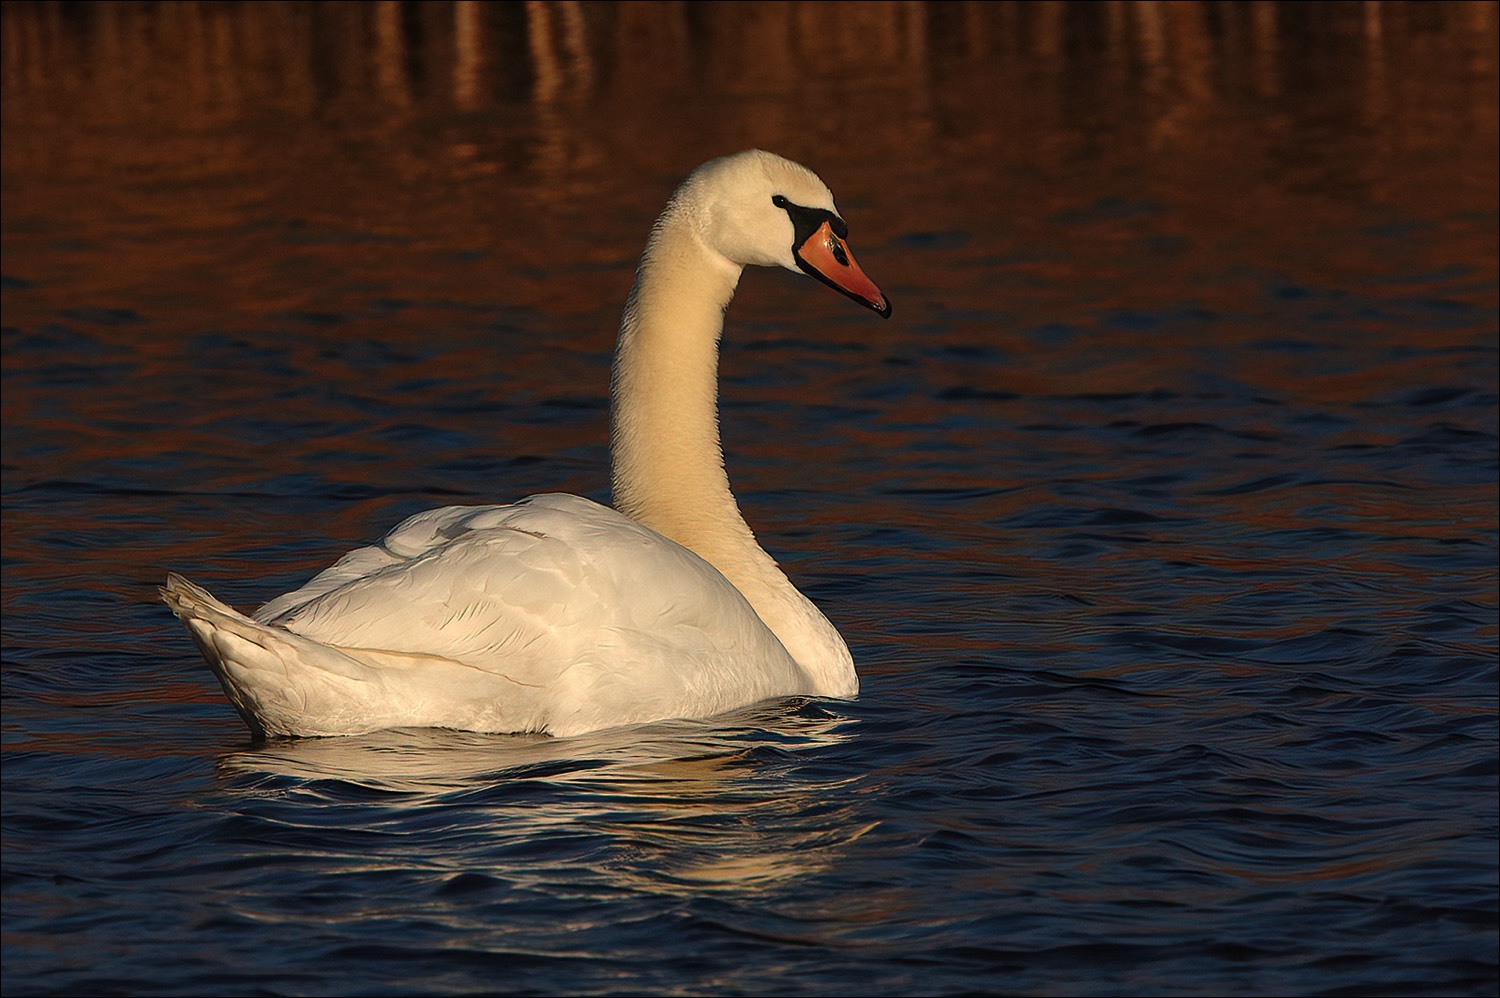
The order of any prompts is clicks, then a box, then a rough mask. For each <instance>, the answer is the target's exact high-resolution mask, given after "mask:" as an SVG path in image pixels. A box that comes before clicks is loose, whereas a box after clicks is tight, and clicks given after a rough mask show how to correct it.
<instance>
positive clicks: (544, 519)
mask: <svg viewBox="0 0 1500 998" xmlns="http://www.w3.org/2000/svg"><path fill="white" fill-rule="evenodd" d="M846 235H847V231H846V229H845V226H844V222H843V220H842V219H841V218H840V217H839V215H838V212H837V210H836V209H835V208H834V204H833V195H832V194H830V193H829V191H828V188H827V187H826V186H824V184H823V182H822V181H820V180H819V179H818V178H817V177H816V176H815V175H814V174H813V173H812V172H811V171H809V170H807V169H806V168H805V167H802V166H799V165H797V164H796V163H793V162H790V161H789V160H785V159H782V158H781V157H779V156H774V155H772V154H770V153H766V152H762V151H759V150H751V151H749V152H744V153H740V154H738V155H734V156H727V157H724V158H722V159H716V160H713V161H711V162H709V163H706V164H704V165H703V166H701V167H699V168H698V169H697V170H696V171H694V172H693V174H692V175H691V176H689V177H688V178H687V180H686V181H684V182H683V184H682V186H681V187H679V188H678V189H677V192H676V193H675V194H674V195H673V196H672V199H671V201H670V202H669V203H668V205H667V208H666V210H665V211H664V212H663V213H662V215H661V217H660V218H659V219H658V220H657V222H656V225H655V227H654V228H653V229H652V230H651V236H650V239H649V240H648V242H647V244H646V251H645V254H644V256H643V257H642V259H641V263H640V268H639V269H638V271H637V272H636V280H635V286H634V288H633V289H632V290H631V293H630V298H629V300H628V301H627V303H626V306H625V314H624V317H623V319H622V320H621V323H620V337H619V343H618V346H617V347H616V351H615V361H614V377H613V384H612V392H611V398H612V401H611V430H610V457H611V464H612V484H613V489H614V502H615V506H616V507H617V509H609V508H606V507H604V506H600V505H598V504H597V503H593V502H590V501H588V500H587V499H581V498H579V497H577V496H569V495H539V496H532V497H530V498H528V499H523V500H521V501H520V502H518V503H515V504H514V505H509V506H449V507H445V508H443V509H434V510H429V511H427V512H425V513H419V514H417V515H416V516H413V517H411V518H409V519H408V520H406V521H405V522H404V523H402V524H401V525H400V526H398V527H396V529H395V530H393V531H391V533H389V534H388V535H386V537H385V539H384V540H382V541H381V542H380V543H379V544H377V545H375V546H372V547H366V548H360V549H358V550H356V551H353V552H350V553H349V554H347V555H345V556H344V557H343V558H342V559H341V560H340V561H339V562H338V563H337V564H335V565H334V566H333V567H331V568H329V569H327V570H326V571H324V572H323V573H321V574H320V575H318V576H317V577H316V578H314V579H313V580H312V581H311V582H309V583H308V584H307V585H305V586H303V587H302V588H301V589H298V590H297V591H296V592H292V593H288V594H286V595H285V596H280V597H278V598H276V599H274V600H272V601H271V602H269V603H267V604H266V605H265V606H263V607H261V608H260V610H259V611H257V612H256V613H255V615H254V617H246V616H244V615H243V614H240V613H238V612H236V611H235V610H233V609H231V608H230V607H228V606H226V605H225V604H223V603H221V602H219V601H218V600H216V599H215V598H214V597H213V596H211V595H209V594H208V593H207V592H205V591H204V590H203V589H201V588H199V587H198V586H195V585H193V584H192V583H191V582H188V581H187V580H186V579H184V578H182V577H181V576H179V575H176V574H171V575H169V576H168V577H167V584H166V585H165V586H164V587H163V588H162V589H161V595H162V599H163V600H165V602H166V603H167V605H168V606H169V607H171V609H172V612H173V613H175V614H176V615H177V616H178V617H179V618H180V619H181V620H182V621H183V622H184V623H185V624H186V625H187V628H188V631H189V632H190V633H191V634H192V636H193V639H194V641H195V642H196V643H197V645H198V647H199V649H200V650H201V651H202V652H203V655H204V657H205V658H206V659H207V660H208V664H209V665H210V666H211V667H212V668H213V670H214V672H215V674H217V675H218V677H219V681H220V682H221V683H222V684H223V686H224V692H225V693H227V694H228V696H229V699H230V700H231V701H232V702H233V704H234V706H235V708H236V710H238V711H239V714H240V716H241V717H242V718H244V720H245V722H246V724H248V725H249V726H250V729H251V731H252V732H253V733H254V734H255V735H257V736H264V735H340V734H357V733H362V732H368V731H375V730H379V729H382V728H393V727H446V728H460V729H465V730H471V731H491V732H519V731H536V732H548V733H551V734H554V735H573V734H579V733H582V732H585V731H592V730H595V729H599V728H607V727H611V726H614V725H621V724H632V723H638V722H644V721H653V720H661V719H665V718H672V717H707V716H711V715H713V714H717V713H721V712H723V711H726V710H730V709H732V708H735V707H740V706H743V705H746V704H749V703H753V702H755V701H758V700H763V699H766V698H769V697H777V696H790V695H796V694H808V695H818V696H830V697H852V696H854V695H855V694H856V693H857V692H858V690H859V679H858V677H857V676H856V675H855V672H854V661H853V659H852V657H851V656H850V654H849V649H848V646H847V645H845V643H844V640H843V638H842V637H840V636H839V633H838V631H837V630H835V629H834V627H833V625H832V624H830V623H829V622H828V620H827V618H825V617H824V616H823V614H822V613H820V612H819V611H818V608H817V607H815V606H814V605H813V604H812V602H811V601H810V600H808V599H807V598H806V597H805V596H803V595H802V594H801V593H800V592H798V591H797V590H796V588H795V587H793V585H792V584H791V582H789V581H788V580H787V577H786V576H785V575H784V574H782V572H781V570H780V569H779V568H777V566H776V563H775V562H774V561H772V559H771V557H770V556H769V555H767V554H766V552H765V551H764V550H762V549H761V547H760V545H759V544H758V543H756V540H755V537H754V535H753V534H752V533H751V532H750V528H749V527H748V526H747V525H746V524H745V521H744V519H743V518H742V517H741V516H740V511H739V507H738V506H737V505H736V503H735V500H734V496H733V495H732V494H731V493H730V491H729V480H728V478H727V476H726V475H725V472H724V460H723V450H722V448H721V446H720V442H719V426H718V351H719V337H720V334H721V333H722V331H723V314H724V309H725V307H726V306H727V305H728V304H729V300H730V298H732V297H733V295H734V289H735V285H736V284H737V283H738V281H739V278H740V274H741V272H742V271H743V269H744V268H745V266H746V265H748V264H758V265H761V266H782V267H786V268H787V269H789V270H801V271H804V272H806V273H808V274H810V275H812V276H813V277H816V278H817V279H818V280H820V281H822V282H824V283H825V284H828V285H829V286H831V287H833V288H836V289H837V290H839V291H841V292H843V293H844V294H846V295H848V296H849V297H851V298H853V299H854V300H855V301H857V302H859V303H861V304H863V305H865V306H867V307H869V308H871V309H873V310H874V311H876V312H878V313H880V314H881V315H882V316H889V315H890V304H889V302H888V301H887V300H886V297H885V295H884V294H882V293H881V291H880V289H879V288H877V287H876V286H875V285H874V284H873V283H872V282H871V281H870V279H869V278H867V277H866V276H865V275H864V273H863V272H862V271H861V270H860V268H859V265H858V264H857V263H855V261H854V257H853V256H852V255H851V254H850V252H849V249H848V247H847V246H846V245H845V243H844V238H845V237H846Z"/></svg>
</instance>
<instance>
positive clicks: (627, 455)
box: [610, 215, 748, 571]
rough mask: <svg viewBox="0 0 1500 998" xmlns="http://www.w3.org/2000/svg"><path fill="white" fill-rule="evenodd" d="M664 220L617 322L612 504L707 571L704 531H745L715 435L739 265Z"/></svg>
mask: <svg viewBox="0 0 1500 998" xmlns="http://www.w3.org/2000/svg"><path fill="white" fill-rule="evenodd" d="M671 223H672V219H671V217H670V215H668V216H664V218H663V220H662V221H661V222H660V223H658V225H657V227H656V229H655V230H654V231H653V232H652V237H651V240H650V242H649V243H648V244H647V248H646V253H645V256H644V257H643V258H642V261H641V266H640V269H639V270H638V271H637V273H636V281H635V287H634V288H633V289H632V291H631V294H630V299H629V301H628V302H627V304H626V307H625V315H624V318H623V319H622V321H621V325H620V339H619V343H618V345H617V347H616V351H615V362H614V373H613V382H612V385H611V389H612V399H611V408H610V413H611V427H610V463H611V478H612V485H613V491H614V503H615V508H617V509H618V510H620V512H622V513H624V514H625V515H627V516H629V517H631V518H632V519H634V520H636V521H638V522H640V523H643V524H645V525H646V526H648V527H650V528H651V529H653V530H655V531H657V532H658V533H660V534H663V535H665V536H667V537H670V538H672V539H673V540H675V541H677V542H678V543H679V544H684V545H686V546H687V547H690V548H692V549H693V550H695V551H697V552H698V553H699V554H700V555H702V556H703V557H705V558H707V559H708V560H709V561H710V562H714V563H715V564H716V565H717V562H716V561H715V559H714V558H713V557H711V555H710V550H711V549H712V547H713V544H712V538H711V537H707V536H705V531H707V532H709V533H713V532H714V528H717V530H718V532H729V533H738V532H739V530H741V529H743V530H745V532H746V533H748V528H745V527H744V520H743V518H742V517H741V516H740V514H739V509H738V506H737V505H736V503H735V501H734V496H733V494H732V493H731V491H730V488H729V479H728V476H727V475H726V473H725V471H724V451H723V446H722V444H721V442H720V437H719V386H718V380H719V340H720V337H721V336H722V334H723V330H724V309H725V308H726V307H727V306H728V304H729V301H730V299H731V298H733V297H734V290H735V287H736V285H737V284H738V281H739V276H740V271H741V268H740V267H738V266H735V265H733V264H731V263H729V261H727V260H725V259H724V258H723V257H720V256H717V255H716V254H713V253H712V252H711V251H710V250H709V249H708V248H707V247H705V246H703V245H702V244H701V242H699V241H698V240H697V239H696V238H694V236H693V234H692V233H691V231H689V230H687V229H686V228H685V227H678V226H675V225H673V224H671ZM705 546H707V547H708V548H709V549H710V550H705V549H704V547H705ZM719 567H720V570H721V571H723V568H722V566H719Z"/></svg>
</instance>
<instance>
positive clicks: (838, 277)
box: [792, 221, 891, 319]
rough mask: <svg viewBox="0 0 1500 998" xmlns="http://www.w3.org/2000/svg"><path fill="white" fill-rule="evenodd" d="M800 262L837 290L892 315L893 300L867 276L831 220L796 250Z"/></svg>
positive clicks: (884, 316) (814, 275)
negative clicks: (830, 223) (834, 229)
mask: <svg viewBox="0 0 1500 998" xmlns="http://www.w3.org/2000/svg"><path fill="white" fill-rule="evenodd" d="M792 255H793V256H794V257H796V259H797V266H799V267H801V268H802V270H803V272H804V273H806V274H810V275H811V276H813V277H816V278H817V279H818V280H820V281H822V282H823V283H824V284H826V285H828V286H829V287H830V288H833V289H834V290H835V291H839V292H842V293H843V294H846V295H848V296H849V297H850V298H853V299H854V300H855V301H857V302H859V303H860V304H861V305H863V306H865V307H866V308H868V309H871V310H873V311H875V312H877V313H879V315H880V316H881V317H882V318H886V319H889V318H890V317H891V303H890V300H889V299H888V298H886V296H885V294H884V292H882V291H881V290H880V289H879V288H877V287H876V286H875V282H874V281H872V280H870V279H869V278H868V277H866V276H865V272H864V271H863V270H860V269H859V264H858V263H857V262H855V259H854V254H853V253H851V252H850V251H849V244H848V243H846V242H844V241H843V240H842V239H840V238H839V237H838V236H837V235H836V234H834V231H833V227H832V226H831V225H829V223H828V222H826V221H825V222H824V223H823V224H822V225H820V226H818V228H817V230H816V231H814V232H813V234H812V235H810V236H808V237H807V238H806V239H804V240H803V241H802V245H801V246H798V247H797V248H796V249H795V250H793V252H792Z"/></svg>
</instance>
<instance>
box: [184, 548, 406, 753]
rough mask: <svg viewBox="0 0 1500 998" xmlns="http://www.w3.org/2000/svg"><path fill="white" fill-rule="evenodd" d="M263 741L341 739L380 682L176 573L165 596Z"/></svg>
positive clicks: (357, 666)
mask: <svg viewBox="0 0 1500 998" xmlns="http://www.w3.org/2000/svg"><path fill="white" fill-rule="evenodd" d="M159 592H160V593H161V598H162V601H163V602H164V603H166V604H167V606H168V607H170V608H171V610H172V612H173V613H174V614H176V615H177V617H178V619H180V620H181V621H182V622H183V623H184V624H186V625H187V629H188V632H189V633H190V634H191V635H192V637H193V641H194V643H196V644H197V646H198V649H199V650H200V651H201V652H202V653H203V657H204V659H206V660H207V661H208V664H209V666H210V667H211V668H212V669H213V671H214V674H215V675H217V676H218V677H219V682H220V683H221V684H222V685H223V687H224V692H225V694H227V695H228V697H229V699H230V701H231V702H232V703H233V704H234V706H235V709H236V710H237V711H239V714H240V716H241V717H242V718H244V720H245V723H246V724H247V725H249V727H250V730H251V732H252V733H254V734H255V735H256V736H258V737H259V736H264V735H305V734H333V733H339V732H342V731H346V730H348V714H349V712H350V708H351V707H352V706H353V704H354V703H357V702H359V701H361V700H363V699H365V697H366V696H368V693H367V692H365V691H364V690H361V689H360V688H361V687H365V688H366V689H367V688H368V685H369V684H370V683H371V682H372V681H377V677H375V676H374V675H373V674H372V671H371V670H370V669H369V667H367V666H365V665H363V664H361V663H359V662H357V661H355V660H354V659H353V658H351V657H349V656H348V655H347V654H345V653H344V652H342V651H340V650H339V649H337V648H333V647H330V646H328V645H323V644H319V643H318V642H316V641H313V640H312V639H310V638H306V637H303V636H302V635H300V634H296V633H294V632H292V631H288V630H286V629H285V628H282V627H274V626H269V625H266V624H258V623H256V622H255V621H253V620H251V619H250V618H249V617H247V616H245V615H244V614H242V613H240V612H239V611H237V610H235V609H233V608H232V607H230V606H227V605H226V604H224V603H222V602H220V601H219V600H217V599H215V598H214V597H213V596H212V595H211V594H210V593H209V592H208V591H207V590H205V589H203V588H202V587H200V586H197V585H194V584H193V583H191V582H189V581H188V580H187V579H185V578H183V577H182V576H180V575H178V574H176V573H175V572H174V573H171V574H169V575H168V576H167V584H166V585H165V586H162V587H161V589H160V590H159Z"/></svg>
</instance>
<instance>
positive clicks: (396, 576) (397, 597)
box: [163, 495, 811, 734]
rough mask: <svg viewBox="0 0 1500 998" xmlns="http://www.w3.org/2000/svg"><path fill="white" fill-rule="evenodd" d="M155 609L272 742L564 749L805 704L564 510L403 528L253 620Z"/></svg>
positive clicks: (631, 548) (512, 509)
mask: <svg viewBox="0 0 1500 998" xmlns="http://www.w3.org/2000/svg"><path fill="white" fill-rule="evenodd" d="M163 595H164V596H165V597H166V598H167V601H168V603H169V604H170V605H171V606H172V608H173V610H174V611H175V612H176V613H177V615H178V616H179V617H182V618H183V619H184V620H185V621H187V623H188V626H189V628H190V630H191V631H192V632H193V635H194V637H195V639H196V640H197V641H198V643H199V645H200V647H201V648H203V650H204V653H205V656H206V657H208V659H209V661H210V663H211V664H214V668H215V671H216V672H217V673H218V674H219V677H220V679H221V681H223V683H224V686H225V689H226V691H227V692H228V693H229V696H230V698H231V700H233V701H234V702H235V704H236V706H237V707H238V708H239V710H240V713H241V714H242V715H244V716H245V717H246V720H247V721H250V720H251V719H252V717H253V716H258V717H259V718H260V719H261V720H262V721H263V722H265V724H264V726H263V727H264V728H265V730H266V731H268V732H269V733H272V734H325V733H327V734H332V733H347V732H349V731H351V730H353V729H354V728H353V727H351V726H355V727H358V728H360V729H363V730H376V729H378V728H381V727H389V726H391V723H392V718H399V720H397V721H396V722H395V723H398V724H407V725H418V724H422V725H430V726H442V727H459V728H466V729H470V730H493V731H517V730H545V731H550V732H552V733H554V734H568V733H572V732H574V731H585V730H590V729H592V728H596V727H602V726H606V725H608V724H621V723H631V722H633V721H646V720H654V719H658V718H663V717H672V716H679V715H680V714H684V713H694V714H697V713H701V712H703V710H704V708H705V705H706V706H708V707H710V708H715V709H717V710H728V709H731V708H733V707H737V706H740V705H742V704H747V703H752V702H755V701H756V700H759V699H764V698H765V697H767V696H775V695H785V694H787V693H795V692H811V689H810V688H808V685H807V681H806V678H805V676H803V674H802V671H801V669H799V668H798V666H797V665H796V663H795V662H794V661H793V660H792V659H791V657H790V656H789V655H788V654H787V652H786V650H785V649H784V648H783V647H782V646H781V644H780V643H779V642H778V641H777V640H776V639H775V637H774V636H773V635H772V634H771V632H770V631H769V630H768V629H767V628H766V627H765V625H764V624H763V623H762V622H761V620H760V618H759V617H757V616H756V614H755V611H754V610H753V609H752V608H751V607H750V605H749V603H747V602H746V601H745V599H744V597H743V596H742V595H741V594H740V593H739V591H738V590H737V589H735V588H734V586H732V585H731V584H730V583H729V582H728V581H726V580H725V579H724V577H723V576H722V575H720V574H719V573H718V571H716V570H715V569H714V568H713V567H712V566H710V565H709V564H708V563H707V562H705V561H704V560H703V559H701V558H699V557H698V556H697V555H696V554H693V553H692V552H691V551H688V550H687V549H686V548H683V547H681V546H679V545H677V544H674V543H672V542H671V541H668V540H666V539H664V538H662V537H661V536H659V535H657V534H655V533H653V532H652V531H649V530H647V529H645V528H643V527H641V526H640V525H638V524H636V523H635V522H634V521H632V520H630V519H628V518H627V517H624V516H622V515H621V514H619V513H617V512H615V511H614V510H611V509H608V508H606V507H603V506H599V505H598V504H596V503H592V502H589V501H588V500H585V499H581V498H578V497H577V496H564V495H545V496H534V497H532V498H530V499H527V500H523V501H522V502H520V503H516V504H514V505H509V506H477V507H475V506H469V507H446V508H442V509H435V510H429V511H427V512H425V513H420V514H418V515H416V516H413V517H411V518H410V519H408V520H406V521H405V522H403V523H402V524H401V525H400V526H398V527H397V528H396V529H395V530H393V531H392V532H391V533H390V534H389V535H387V536H386V537H385V539H384V540H383V541H382V542H381V543H380V544H379V545H376V546H371V547H367V548H361V549H359V550H356V551H353V552H351V553H350V554H348V555H346V556H345V557H344V558H342V559H341V560H340V561H339V562H338V563H337V564H335V565H334V566H333V567H331V568H329V569H328V570H327V571H325V572H323V573H321V574H320V575H318V576H317V577H316V578H314V579H313V580H312V581H311V582H309V583H308V584H307V585H306V586H304V587H302V588H301V589H299V590H297V591H296V592H293V593H289V594H287V595H285V596H282V597H279V598H277V599H275V600H273V601H271V602H270V603H267V604H266V605H265V606H264V607H262V608H261V609H260V610H259V611H258V612H257V613H256V614H255V617H254V619H253V620H252V619H250V618H247V617H244V616H243V615H241V614H238V613H236V612H235V611H234V610H231V609H230V608H228V607H226V606H224V605H223V604H222V603H219V602H218V601H217V600H215V599H214V598H213V597H212V596H209V595H208V594H207V593H206V592H204V591H203V590H201V589H199V588H198V587H196V586H193V585H192V584H191V583H188V582H186V580H181V579H180V577H174V579H173V580H172V581H169V584H168V587H167V589H166V590H164V591H163ZM747 657H748V658H750V659H751V660H756V661H758V662H759V663H760V665H761V669H760V672H761V674H762V675H763V682H759V683H756V684H754V685H753V686H747V685H746V683H745V669H744V662H745V661H746V659H747ZM277 700H288V701H289V702H287V703H285V704H284V706H282V707H280V708H278V707H277V704H276V703H274V702H269V701H277ZM256 727H257V725H256V724H254V723H253V722H252V728H256Z"/></svg>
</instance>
